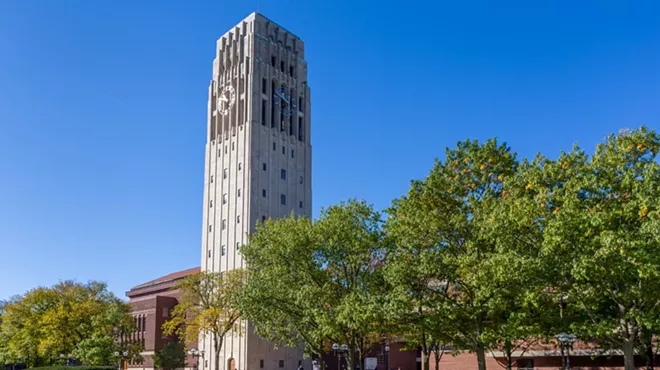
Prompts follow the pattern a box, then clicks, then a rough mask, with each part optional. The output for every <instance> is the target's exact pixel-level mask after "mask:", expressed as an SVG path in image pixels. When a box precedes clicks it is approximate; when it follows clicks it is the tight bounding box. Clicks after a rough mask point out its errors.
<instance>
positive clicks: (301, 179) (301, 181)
mask: <svg viewBox="0 0 660 370" xmlns="http://www.w3.org/2000/svg"><path fill="white" fill-rule="evenodd" d="M300 183H301V184H302V183H303V177H302V176H300Z"/></svg>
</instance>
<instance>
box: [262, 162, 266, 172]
mask: <svg viewBox="0 0 660 370" xmlns="http://www.w3.org/2000/svg"><path fill="white" fill-rule="evenodd" d="M262 167H263V169H264V171H266V162H264V164H263V166H262Z"/></svg>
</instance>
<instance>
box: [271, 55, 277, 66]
mask: <svg viewBox="0 0 660 370" xmlns="http://www.w3.org/2000/svg"><path fill="white" fill-rule="evenodd" d="M276 62H277V59H275V56H274V55H273V56H272V57H270V65H271V66H273V67H275V63H276Z"/></svg>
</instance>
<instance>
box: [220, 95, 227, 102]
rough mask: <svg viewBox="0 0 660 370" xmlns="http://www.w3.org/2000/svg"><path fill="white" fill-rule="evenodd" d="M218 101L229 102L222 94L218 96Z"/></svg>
mask: <svg viewBox="0 0 660 370" xmlns="http://www.w3.org/2000/svg"><path fill="white" fill-rule="evenodd" d="M220 101H229V99H227V97H226V96H225V95H224V94H222V95H220Z"/></svg>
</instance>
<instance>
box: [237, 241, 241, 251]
mask: <svg viewBox="0 0 660 370" xmlns="http://www.w3.org/2000/svg"><path fill="white" fill-rule="evenodd" d="M239 249H241V243H239V242H236V250H239Z"/></svg>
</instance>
